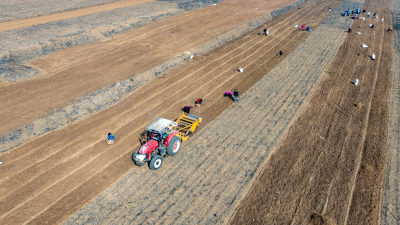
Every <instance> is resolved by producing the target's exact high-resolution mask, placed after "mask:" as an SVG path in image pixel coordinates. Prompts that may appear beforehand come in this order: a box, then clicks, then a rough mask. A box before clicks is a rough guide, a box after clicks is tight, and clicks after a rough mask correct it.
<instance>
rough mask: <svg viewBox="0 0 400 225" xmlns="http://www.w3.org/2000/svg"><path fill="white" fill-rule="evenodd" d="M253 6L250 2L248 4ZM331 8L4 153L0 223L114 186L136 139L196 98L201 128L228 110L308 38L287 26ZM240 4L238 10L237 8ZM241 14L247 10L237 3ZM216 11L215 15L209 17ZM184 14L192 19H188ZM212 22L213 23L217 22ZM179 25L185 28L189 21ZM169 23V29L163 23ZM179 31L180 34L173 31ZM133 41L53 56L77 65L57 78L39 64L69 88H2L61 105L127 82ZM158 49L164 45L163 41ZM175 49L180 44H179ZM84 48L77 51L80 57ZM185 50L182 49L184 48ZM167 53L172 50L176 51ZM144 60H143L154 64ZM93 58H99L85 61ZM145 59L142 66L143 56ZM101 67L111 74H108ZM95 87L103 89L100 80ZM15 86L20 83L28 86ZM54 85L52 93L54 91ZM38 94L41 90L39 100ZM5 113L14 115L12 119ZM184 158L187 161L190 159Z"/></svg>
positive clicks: (315, 0) (285, 18)
mask: <svg viewBox="0 0 400 225" xmlns="http://www.w3.org/2000/svg"><path fill="white" fill-rule="evenodd" d="M232 2H235V1H232ZM255 2H256V1H254V2H253V3H255ZM251 3H252V2H249V5H251ZM226 4H228V3H226ZM232 4H233V3H232ZM263 4H265V6H266V5H271V3H269V4H267V3H265V2H259V4H257V7H260V5H263ZM221 5H222V6H221ZM223 5H224V4H220V7H228V6H227V5H225V6H223ZM233 5H235V4H233ZM335 5H336V6H337V5H338V2H336V3H335V4H332V3H331V1H328V0H325V1H321V0H311V1H307V2H306V3H305V4H304V5H302V6H301V8H302V10H298V9H297V8H295V9H292V10H291V11H289V12H288V13H287V14H283V15H281V16H279V17H277V18H276V19H274V20H273V21H271V23H269V24H268V26H269V27H270V28H271V31H274V32H272V33H271V35H270V36H269V37H264V36H259V35H257V33H258V32H259V30H257V31H253V32H250V33H249V34H247V35H244V36H242V37H240V38H239V39H238V40H235V41H233V42H231V43H228V44H227V45H225V46H223V47H221V48H219V49H217V50H216V51H214V52H212V53H210V54H208V55H206V56H203V57H198V59H196V60H194V61H192V62H190V63H189V64H188V65H186V66H184V67H182V68H178V69H176V70H174V71H171V72H170V73H168V74H166V75H165V76H163V77H162V78H160V79H156V80H154V81H152V82H150V83H149V84H147V85H145V86H143V87H142V88H140V89H138V90H137V91H136V92H134V93H133V94H132V95H130V96H129V97H127V98H126V99H124V100H123V101H122V102H121V103H119V104H117V105H115V106H114V107H112V108H110V109H108V110H105V111H103V112H100V113H98V114H95V115H94V116H92V117H91V118H89V119H86V120H83V121H80V122H77V123H75V124H72V125H71V126H68V127H65V128H62V129H59V130H56V131H54V132H52V133H49V134H48V135H45V136H43V137H41V138H38V139H36V140H34V141H31V142H29V143H26V144H25V145H23V146H21V147H19V148H16V149H14V150H13V151H10V152H9V153H5V154H3V155H1V158H2V160H3V161H4V162H6V164H4V165H3V167H2V170H1V171H0V177H1V178H0V193H1V194H0V196H1V198H0V214H1V215H2V216H1V217H0V223H2V224H18V223H30V224H44V223H49V224H54V223H57V222H60V221H62V220H64V219H65V218H66V217H68V215H70V214H72V213H74V212H75V211H76V210H77V209H79V208H80V207H81V206H82V205H83V204H85V203H86V202H87V201H89V200H90V199H92V198H93V197H95V196H96V195H98V194H99V193H100V192H102V191H103V190H104V189H105V188H107V187H108V186H109V185H111V184H112V183H113V182H115V181H116V180H117V179H118V178H119V177H120V176H121V175H123V174H124V173H126V172H127V171H129V170H131V169H132V167H133V163H132V161H131V154H132V152H133V151H134V149H135V148H136V147H138V140H137V137H138V135H139V133H140V132H141V131H142V130H143V129H144V127H145V126H146V125H147V124H148V123H149V122H151V121H152V120H153V119H155V118H157V117H166V118H171V115H178V114H179V113H180V112H179V108H180V107H182V106H183V105H187V104H192V101H193V100H194V99H195V98H197V97H198V96H202V97H204V99H205V101H204V105H203V106H201V107H200V108H198V109H196V114H198V115H200V116H202V117H203V118H204V120H203V124H202V125H205V124H207V123H209V122H210V121H211V120H212V119H214V118H215V117H216V116H217V115H218V114H219V113H221V112H222V111H223V110H225V109H226V108H227V107H228V106H230V104H231V101H229V100H227V99H224V98H222V93H223V92H224V91H226V90H228V89H231V88H233V87H236V88H238V90H239V91H240V92H241V93H243V92H244V91H246V90H247V89H248V88H250V87H251V86H252V85H253V84H254V83H255V82H256V81H258V80H259V79H260V78H261V77H262V76H263V75H264V74H265V73H267V72H268V71H269V70H270V69H271V68H273V67H274V66H275V65H277V64H278V63H279V62H280V61H281V60H282V59H284V57H285V55H284V56H282V57H279V56H277V54H276V53H277V52H278V51H279V49H284V51H285V52H286V53H290V52H291V51H292V50H294V49H295V48H296V47H297V46H298V45H299V44H300V43H301V42H302V41H303V40H305V39H306V38H307V37H308V35H309V33H308V32H300V31H299V30H296V29H294V28H293V24H302V23H306V24H309V25H310V26H311V27H316V26H317V25H318V24H319V23H321V21H322V20H323V19H324V18H325V17H326V16H327V15H328V13H329V12H328V11H327V10H326V9H327V7H328V6H331V7H335ZM236 6H237V7H239V6H240V4H237V5H236ZM231 7H232V8H229V9H230V10H228V11H229V12H232V11H235V8H234V6H232V5H231ZM241 8H242V10H243V7H241ZM232 9H233V10H232ZM310 9H312V10H310ZM222 11H224V10H222ZM206 12H208V11H207V10H206V9H204V11H202V10H200V11H198V12H197V13H198V14H199V16H201V17H206V16H210V17H211V14H210V15H207V14H206ZM202 13H204V14H202ZM253 14H254V13H253ZM196 15H197V14H196ZM212 15H215V16H218V15H216V14H215V11H214V12H213V13H212ZM186 16H187V17H189V18H191V16H189V15H187V14H186ZM253 16H254V15H253ZM193 17H194V16H193ZM228 17H229V16H228ZM236 17H239V18H242V19H244V17H245V16H243V17H240V16H239V15H238V14H236V15H235V16H234V18H233V17H229V18H225V17H224V19H226V20H227V21H228V20H231V21H237V20H236V19H237V18H236ZM196 18H198V17H196ZM213 20H214V21H218V19H217V18H215V17H214V18H213ZM174 22H176V23H178V22H179V21H177V20H174ZM185 24H186V25H185V26H188V28H190V23H189V22H188V20H186V23H185ZM165 26H167V27H168V26H172V25H171V24H169V25H168V24H165ZM175 28H176V29H178V28H179V27H175ZM143 29H144V28H143ZM150 31H151V29H150ZM157 33H158V32H154V33H152V34H153V35H150V34H146V33H143V34H142V38H143V37H147V39H149V38H151V37H153V36H157ZM181 34H182V33H180V35H181ZM171 35H172V34H171ZM133 36H134V35H133ZM130 37H132V33H131V32H130V35H122V36H121V39H118V41H116V42H107V43H105V44H104V43H103V44H104V46H103V45H88V46H84V47H82V48H79V49H78V48H75V49H71V50H68V51H66V53H60V55H62V56H63V57H60V58H57V55H59V54H57V53H56V54H54V55H53V56H51V57H50V59H52V60H54V58H57V59H59V60H61V59H63V60H65V61H63V62H62V63H61V65H62V64H63V63H65V64H66V65H71V66H73V69H70V70H66V71H61V72H59V73H57V72H56V71H57V70H58V69H57V68H58V66H60V64H57V65H55V61H52V60H49V59H44V60H40V62H41V63H42V65H45V64H46V63H49V65H48V66H47V67H46V68H48V69H49V71H53V72H54V75H51V76H46V77H45V78H43V80H44V79H50V78H52V77H54V76H56V74H63V73H64V77H63V78H64V79H65V80H68V82H72V83H73V84H71V85H70V84H68V82H66V81H65V82H64V81H63V79H61V80H60V79H59V80H57V79H55V80H53V83H51V82H49V81H47V82H48V83H49V84H51V85H50V86H48V88H49V89H48V91H49V93H45V89H46V88H44V89H43V90H42V89H41V87H42V86H41V85H39V83H37V84H36V85H37V86H35V88H37V89H34V88H29V89H23V88H22V87H19V86H18V85H15V86H14V85H10V86H13V88H9V89H8V90H9V91H13V89H14V88H17V89H18V90H20V91H29V92H30V91H32V92H31V93H30V94H31V95H36V96H38V97H40V96H41V95H42V96H43V97H42V98H46V100H47V101H49V99H50V98H51V97H53V96H52V95H55V97H57V96H58V97H57V98H60V99H59V100H57V101H60V102H61V101H62V100H63V99H62V97H68V95H72V94H78V93H82V92H84V90H82V89H83V88H87V89H89V87H90V86H88V85H87V84H88V83H91V82H93V83H92V84H94V83H96V82H100V81H101V79H104V80H107V79H108V80H109V81H110V80H114V79H115V78H116V77H115V76H114V77H113V78H111V79H110V78H108V77H107V76H105V75H104V74H110V73H112V74H114V75H120V73H119V72H120V71H119V70H120V69H121V64H122V65H125V68H122V71H126V74H125V76H127V77H129V74H130V72H129V71H132V68H131V66H130V65H129V63H133V62H134V61H135V60H132V59H131V58H132V57H133V58H134V56H135V54H134V53H135V51H134V50H136V49H135V48H132V49H131V48H130V46H126V45H124V44H127V43H133V42H131V40H128V39H129V38H130ZM179 37H180V36H179ZM124 38H126V39H124ZM176 38H178V37H176ZM186 38H188V37H186ZM189 39H190V38H189ZM115 40H116V39H114V41H115ZM169 40H170V39H169ZM176 40H178V39H176ZM179 40H180V39H179ZM185 40H186V39H185ZM159 44H160V45H163V44H162V43H159ZM166 44H167V43H165V45H164V47H165V46H166ZM181 44H182V45H184V43H181ZM118 45H124V46H120V49H119V50H118V51H116V52H112V53H107V52H105V50H106V48H107V46H108V47H109V48H111V46H113V47H114V48H117V46H118ZM94 46H97V47H98V48H99V49H96V48H95V47H94ZM102 46H103V47H104V49H100V48H103V47H102ZM80 49H83V50H82V51H80ZM126 49H129V50H126ZM184 49H185V48H181V50H182V51H183V50H184ZM144 50H145V48H143V49H142V51H144ZM169 50H170V51H172V49H169ZM86 51H88V52H86ZM68 53H69V54H71V55H69V54H68ZM117 53H118V54H117ZM124 53H125V54H126V55H125V54H124ZM79 54H81V55H80V57H83V58H85V59H87V58H90V57H91V56H92V55H93V58H91V59H90V60H89V61H85V62H80V61H79V60H77V59H76V57H77V55H79ZM104 54H105V56H104ZM131 54H133V55H131ZM111 56H112V57H114V60H116V59H118V60H120V62H119V63H116V64H115V63H113V61H111V59H109V58H107V57H111ZM53 57H54V58H53ZM137 57H139V56H137ZM146 57H147V59H150V58H151V57H149V56H146ZM377 57H378V59H379V57H381V55H380V54H377ZM160 58H161V56H160ZM92 60H95V61H93V64H90V62H92ZM125 60H126V61H125ZM38 62H39V61H38ZM94 62H96V63H94ZM141 62H142V64H143V62H146V60H144V61H141ZM103 64H107V65H103ZM110 64H111V65H110ZM142 64H140V65H142ZM149 64H151V62H149ZM137 65H139V64H137ZM238 65H241V66H242V67H243V68H244V70H245V72H244V73H243V74H241V75H239V74H238V72H237V71H236V69H237V67H238ZM107 66H109V67H110V68H107ZM97 67H100V68H101V69H100V68H97ZM88 68H90V70H92V71H95V73H93V74H92V73H91V74H90V76H88V77H85V78H81V79H77V80H75V79H73V78H71V77H73V76H74V74H75V72H76V73H78V72H83V71H85V70H89V69H88ZM129 68H131V69H129ZM133 68H134V67H133ZM62 70H63V69H62ZM102 70H103V71H102ZM74 71H75V72H74ZM68 72H69V73H68ZM67 75H68V76H67ZM96 75H97V76H98V77H100V79H97V78H96ZM122 75H124V74H122ZM89 77H90V79H89ZM91 79H94V80H96V82H94V81H91ZM41 80H42V79H35V80H32V81H30V82H26V83H30V84H31V85H35V82H41ZM83 81H85V82H86V85H82V86H80V87H79V88H78V89H75V87H74V86H73V85H79V84H80V83H79V82H81V83H83ZM45 83H46V82H45ZM58 83H63V84H62V85H67V86H68V87H69V88H71V89H72V90H68V89H65V90H63V89H62V85H60V86H58ZM100 83H101V84H102V85H104V83H102V82H100ZM21 85H25V83H22V84H21ZM55 85H56V86H57V88H50V87H53V86H55ZM7 87H8V86H7ZM7 87H6V88H7ZM18 87H19V88H18ZM35 91H37V92H38V93H36V92H35ZM40 92H42V93H41V94H40ZM75 92H78V93H75ZM16 96H17V93H14V95H13V97H14V98H16ZM19 100H20V101H22V103H21V104H20V106H19V107H21V108H20V109H19V110H21V111H22V110H23V107H22V106H23V105H25V108H27V107H28V106H27V105H26V104H28V103H27V102H24V101H23V99H22V98H20V99H19ZM39 100H40V98H39V99H36V100H35V101H37V102H36V104H38V105H41V104H42V105H43V104H44V101H43V102H42V103H40V102H39ZM52 100H54V99H52ZM54 101H55V100H54ZM29 104H30V106H31V107H33V106H35V104H33V103H29ZM47 104H48V103H47ZM15 108H18V107H15ZM38 109H40V107H37V108H36V107H35V109H32V112H33V113H35V111H36V110H38ZM42 112H43V111H42ZM9 114H10V115H11V113H9ZM171 119H172V118H171ZM109 131H115V134H116V137H117V139H116V144H114V145H112V146H109V145H107V144H106V143H105V140H104V135H105V134H107V132H109ZM183 162H186V163H190V160H184V161H183ZM135 169H136V168H135ZM174 170H175V173H176V174H179V173H185V171H184V169H182V168H174ZM148 185H152V184H144V187H145V186H148ZM156 197H157V196H153V198H156Z"/></svg>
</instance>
